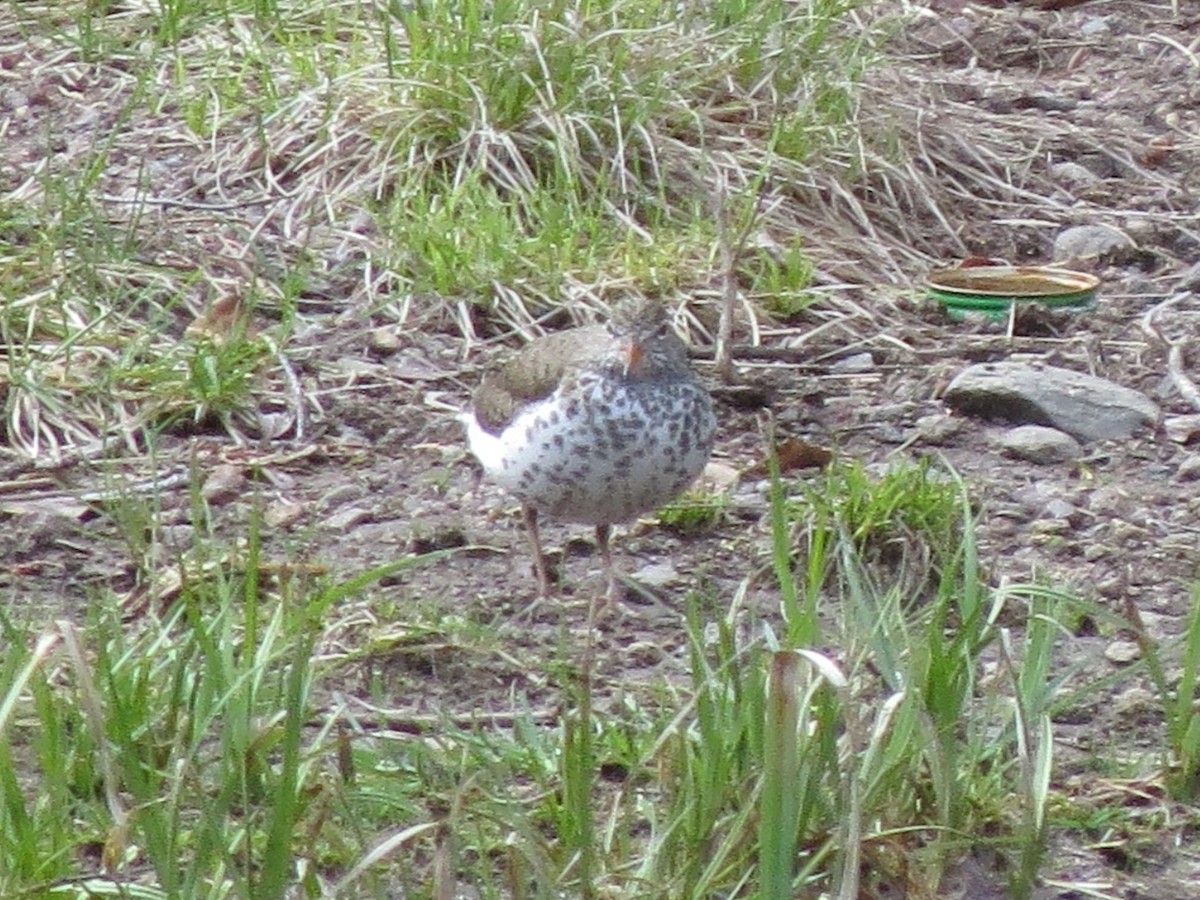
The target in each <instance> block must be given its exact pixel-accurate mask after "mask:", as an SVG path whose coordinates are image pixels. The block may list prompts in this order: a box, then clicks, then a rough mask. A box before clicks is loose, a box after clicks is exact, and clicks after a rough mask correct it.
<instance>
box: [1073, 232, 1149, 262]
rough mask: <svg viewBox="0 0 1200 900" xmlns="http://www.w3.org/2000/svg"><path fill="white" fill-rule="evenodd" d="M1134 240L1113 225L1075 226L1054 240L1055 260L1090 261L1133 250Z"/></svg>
mask: <svg viewBox="0 0 1200 900" xmlns="http://www.w3.org/2000/svg"><path fill="white" fill-rule="evenodd" d="M1133 247H1134V243H1133V239H1132V238H1130V237H1129V235H1127V234H1126V233H1125V232H1123V231H1122V230H1121V229H1119V228H1114V227H1113V226H1111V225H1075V226H1073V227H1071V228H1067V229H1066V230H1064V231H1061V232H1059V235H1058V237H1056V238H1055V239H1054V258H1055V259H1063V260H1066V259H1090V258H1092V257H1096V256H1103V255H1104V254H1105V253H1111V252H1113V251H1114V250H1131V249H1133Z"/></svg>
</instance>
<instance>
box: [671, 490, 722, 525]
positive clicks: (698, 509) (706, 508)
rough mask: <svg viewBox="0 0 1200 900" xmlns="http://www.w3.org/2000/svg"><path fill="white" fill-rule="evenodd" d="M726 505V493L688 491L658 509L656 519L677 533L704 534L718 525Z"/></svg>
mask: <svg viewBox="0 0 1200 900" xmlns="http://www.w3.org/2000/svg"><path fill="white" fill-rule="evenodd" d="M728 507H729V497H728V495H727V494H709V493H704V492H693V491H690V492H687V493H684V494H682V495H680V496H679V497H678V498H676V499H675V500H674V501H673V502H672V503H671V504H670V505H668V506H664V507H663V508H662V509H660V510H659V511H658V520H659V522H661V523H662V525H663V526H664V527H665V528H668V529H670V530H671V531H674V532H677V533H678V534H687V535H695V534H704V533H705V532H709V531H712V530H713V529H714V528H716V527H717V526H718V525H720V523H721V521H722V520H723V519H724V517H725V511H726V510H727V509H728Z"/></svg>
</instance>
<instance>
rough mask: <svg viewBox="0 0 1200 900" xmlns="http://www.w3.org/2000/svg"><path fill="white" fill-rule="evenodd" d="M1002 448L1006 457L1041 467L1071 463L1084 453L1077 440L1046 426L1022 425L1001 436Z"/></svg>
mask: <svg viewBox="0 0 1200 900" xmlns="http://www.w3.org/2000/svg"><path fill="white" fill-rule="evenodd" d="M1000 446H1001V447H1002V448H1003V450H1004V453H1005V455H1006V456H1011V457H1014V458H1016V459H1024V460H1028V461H1029V462H1032V463H1038V464H1039V465H1050V464H1052V463H1060V462H1069V461H1071V460H1075V459H1078V458H1079V455H1080V453H1081V452H1082V448H1081V447H1080V446H1079V442H1078V441H1077V440H1075V438H1073V437H1071V436H1070V435H1069V434H1066V433H1065V432H1062V431H1059V430H1058V429H1057V428H1047V427H1045V426H1044V425H1021V426H1020V427H1018V428H1013V429H1010V430H1009V431H1006V432H1005V433H1004V434H1003V435H1001V436H1000Z"/></svg>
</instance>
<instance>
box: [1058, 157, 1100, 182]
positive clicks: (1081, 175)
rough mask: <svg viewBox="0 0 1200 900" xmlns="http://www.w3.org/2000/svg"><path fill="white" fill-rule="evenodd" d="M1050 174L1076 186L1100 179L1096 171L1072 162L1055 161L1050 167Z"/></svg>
mask: <svg viewBox="0 0 1200 900" xmlns="http://www.w3.org/2000/svg"><path fill="white" fill-rule="evenodd" d="M1050 175H1051V177H1053V178H1054V179H1056V180H1057V181H1061V182H1063V183H1064V184H1069V185H1074V186H1076V187H1086V186H1089V185H1093V184H1097V183H1099V181H1100V178H1099V177H1098V176H1097V175H1096V173H1095V172H1093V171H1092V170H1091V169H1089V168H1087V166H1081V165H1080V164H1079V163H1073V162H1060V163H1055V164H1054V165H1052V166H1051V167H1050Z"/></svg>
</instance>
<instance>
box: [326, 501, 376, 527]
mask: <svg viewBox="0 0 1200 900" xmlns="http://www.w3.org/2000/svg"><path fill="white" fill-rule="evenodd" d="M370 516H371V511H370V510H369V509H363V508H362V507H361V506H350V507H347V508H346V509H342V510H339V511H338V512H336V513H334V514H333V515H332V516H330V517H329V518H327V519H326V520H325V521H324V522H322V523H321V526H322V527H323V528H325V529H326V530H328V531H349V530H350V529H351V528H353V527H354V526H355V525H360V524H362V523H363V522H365V521H366V520H367V519H368V518H370Z"/></svg>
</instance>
